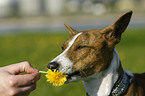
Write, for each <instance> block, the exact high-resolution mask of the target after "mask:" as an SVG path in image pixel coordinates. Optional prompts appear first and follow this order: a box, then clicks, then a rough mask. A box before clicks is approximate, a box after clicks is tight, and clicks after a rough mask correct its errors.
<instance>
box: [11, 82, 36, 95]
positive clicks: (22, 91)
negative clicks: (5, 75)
mask: <svg viewBox="0 0 145 96" xmlns="http://www.w3.org/2000/svg"><path fill="white" fill-rule="evenodd" d="M34 89H36V83H34V84H32V85H29V86H25V87H16V88H15V89H12V90H11V91H10V94H9V95H11V96H28V95H29V94H30V92H31V91H33V90H34Z"/></svg>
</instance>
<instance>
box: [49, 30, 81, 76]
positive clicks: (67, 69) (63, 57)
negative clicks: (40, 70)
mask: <svg viewBox="0 0 145 96" xmlns="http://www.w3.org/2000/svg"><path fill="white" fill-rule="evenodd" d="M80 34H82V33H81V32H80V33H78V34H76V35H75V36H74V37H73V38H72V40H71V41H70V42H69V44H68V47H67V48H66V49H65V50H64V51H63V52H62V53H61V54H60V55H58V56H57V57H56V58H55V59H53V60H52V61H51V62H58V63H59V64H60V66H59V71H61V72H62V73H67V74H69V73H72V66H73V62H72V61H70V59H69V58H68V57H67V51H68V50H69V49H70V47H71V46H72V45H73V43H74V42H75V40H76V39H77V38H78V36H79V35H80Z"/></svg>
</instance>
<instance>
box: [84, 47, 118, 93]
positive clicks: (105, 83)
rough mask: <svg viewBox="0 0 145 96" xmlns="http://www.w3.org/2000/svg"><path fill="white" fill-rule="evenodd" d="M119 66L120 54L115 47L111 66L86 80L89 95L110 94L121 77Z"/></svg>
mask: <svg viewBox="0 0 145 96" xmlns="http://www.w3.org/2000/svg"><path fill="white" fill-rule="evenodd" d="M119 66H120V60H119V56H118V53H117V51H116V50H115V49H114V52H113V59H112V61H111V64H110V66H109V68H108V69H107V70H105V71H103V72H100V73H97V74H94V75H92V76H90V77H88V78H87V79H85V80H84V85H85V88H86V92H87V93H88V94H89V96H108V95H109V94H110V92H111V89H112V87H113V85H114V84H115V82H116V81H117V79H118V77H119V72H118V69H119Z"/></svg>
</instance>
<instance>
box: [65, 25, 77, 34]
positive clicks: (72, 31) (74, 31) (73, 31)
mask: <svg viewBox="0 0 145 96" xmlns="http://www.w3.org/2000/svg"><path fill="white" fill-rule="evenodd" d="M64 25H65V27H66V28H67V30H68V31H69V33H70V35H71V36H74V35H75V34H77V33H78V32H77V31H76V30H74V29H73V28H71V27H70V26H69V25H68V24H64Z"/></svg>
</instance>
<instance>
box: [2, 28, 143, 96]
mask: <svg viewBox="0 0 145 96" xmlns="http://www.w3.org/2000/svg"><path fill="white" fill-rule="evenodd" d="M68 37H69V35H68V34H67V33H61V34H60V33H57V34H49V33H21V34H11V35H3V36H0V66H1V67H2V66H6V65H9V64H13V63H17V62H21V61H29V62H30V63H31V64H32V66H33V67H35V68H37V69H38V70H45V71H46V70H47V68H46V65H47V64H48V62H49V61H51V60H52V59H53V58H54V57H55V56H57V55H58V54H59V53H61V49H60V47H61V43H62V42H63V41H65V40H66V39H67V38H68ZM116 49H117V51H118V53H119V56H120V59H121V61H122V65H123V67H124V69H127V70H130V71H132V72H139V73H140V72H145V29H132V30H127V31H126V32H125V33H124V34H123V37H122V40H121V42H120V43H119V44H118V45H117V46H116ZM30 96H85V88H84V86H83V83H82V82H78V83H71V84H66V85H64V86H62V87H58V88H56V87H53V86H52V85H50V84H49V83H47V82H46V78H45V76H44V74H42V76H41V79H40V80H39V82H38V86H37V89H36V90H35V91H33V92H32V93H31V94H30Z"/></svg>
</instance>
